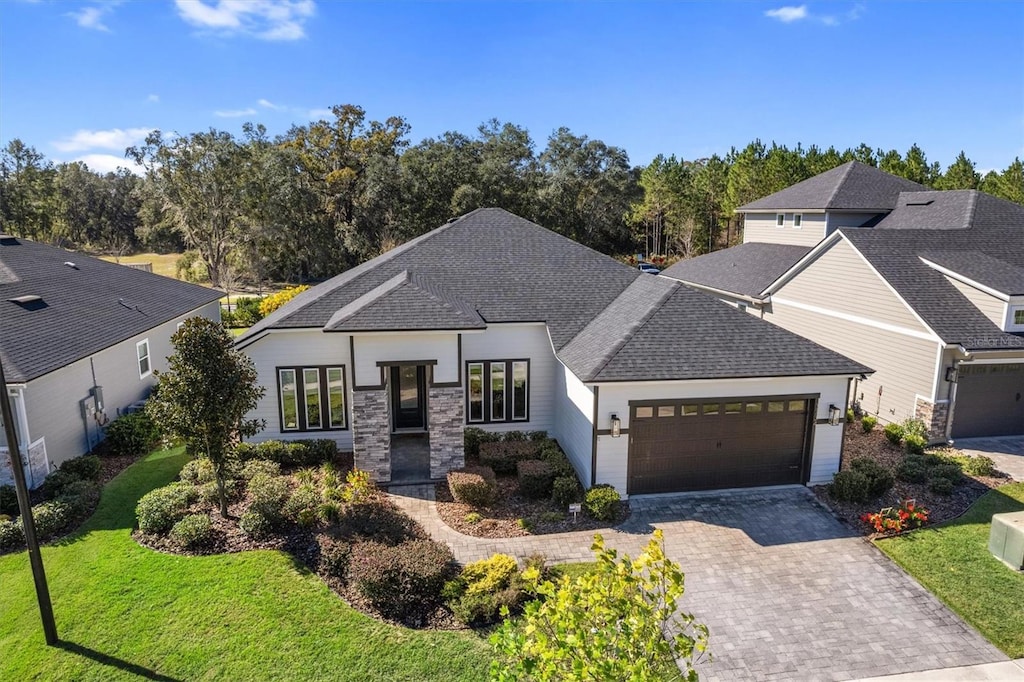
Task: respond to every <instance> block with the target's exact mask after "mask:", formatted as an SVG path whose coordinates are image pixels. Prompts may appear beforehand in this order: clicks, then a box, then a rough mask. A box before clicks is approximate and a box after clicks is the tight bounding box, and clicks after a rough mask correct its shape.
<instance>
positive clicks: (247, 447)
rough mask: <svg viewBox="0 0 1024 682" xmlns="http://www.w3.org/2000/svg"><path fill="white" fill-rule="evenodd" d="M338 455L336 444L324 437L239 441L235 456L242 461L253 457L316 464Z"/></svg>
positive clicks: (296, 463)
mask: <svg viewBox="0 0 1024 682" xmlns="http://www.w3.org/2000/svg"><path fill="white" fill-rule="evenodd" d="M337 455H338V444H337V443H335V442H334V441H333V440H329V439H326V438H321V439H315V440H292V441H280V440H266V441H263V442H262V443H239V444H238V445H236V446H235V456H236V457H237V458H238V459H239V460H240V461H242V462H248V461H251V460H254V459H263V460H269V461H271V462H277V463H278V464H280V465H281V466H317V465H320V464H324V463H325V462H330V461H332V460H334V459H335V457H337Z"/></svg>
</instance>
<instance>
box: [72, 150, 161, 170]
mask: <svg viewBox="0 0 1024 682" xmlns="http://www.w3.org/2000/svg"><path fill="white" fill-rule="evenodd" d="M72 161H81V162H82V163H84V164H85V165H86V166H88V167H89V170H91V171H93V172H95V173H103V174H106V173H113V172H114V171H116V170H117V169H118V168H127V169H128V170H130V171H131V172H132V173H135V174H136V175H142V174H143V173H144V172H145V169H143V168H142V166H140V165H138V164H137V163H135V162H134V161H132V160H131V159H126V158H124V157H123V156H115V155H114V154H84V155H82V156H79V157H77V158H75V159H72Z"/></svg>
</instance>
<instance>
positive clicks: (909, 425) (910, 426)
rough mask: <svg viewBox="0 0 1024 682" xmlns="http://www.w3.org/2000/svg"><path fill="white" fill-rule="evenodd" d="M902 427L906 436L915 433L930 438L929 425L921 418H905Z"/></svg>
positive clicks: (926, 438)
mask: <svg viewBox="0 0 1024 682" xmlns="http://www.w3.org/2000/svg"><path fill="white" fill-rule="evenodd" d="M900 427H901V428H902V429H903V437H904V438H906V437H907V436H910V435H914V436H920V437H921V438H923V439H925V441H927V440H928V427H927V426H925V424H924V422H923V421H921V420H920V419H904V420H903V422H902V423H901V424H900Z"/></svg>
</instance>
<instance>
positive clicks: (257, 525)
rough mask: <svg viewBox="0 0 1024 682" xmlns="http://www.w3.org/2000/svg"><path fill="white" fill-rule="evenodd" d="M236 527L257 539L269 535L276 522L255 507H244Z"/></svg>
mask: <svg viewBox="0 0 1024 682" xmlns="http://www.w3.org/2000/svg"><path fill="white" fill-rule="evenodd" d="M238 527H239V528H241V529H242V532H243V533H245V534H246V535H248V536H249V537H251V538H256V539H257V540H258V539H261V538H265V537H268V536H270V535H271V534H272V533H273V532H274V529H275V528H276V524H275V523H274V522H273V521H271V520H270V519H268V518H267V517H266V516H264V515H263V514H261V513H260V512H258V511H256V510H255V509H246V510H245V511H244V512H242V515H241V516H240V517H239V519H238Z"/></svg>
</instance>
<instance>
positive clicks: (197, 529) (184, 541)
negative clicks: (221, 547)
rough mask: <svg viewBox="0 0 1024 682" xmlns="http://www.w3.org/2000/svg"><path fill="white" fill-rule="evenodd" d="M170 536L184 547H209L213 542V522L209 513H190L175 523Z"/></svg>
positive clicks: (191, 548)
mask: <svg viewBox="0 0 1024 682" xmlns="http://www.w3.org/2000/svg"><path fill="white" fill-rule="evenodd" d="M170 537H171V540H173V541H174V542H175V543H176V544H177V545H178V546H179V547H183V548H184V549H189V550H196V549H201V548H203V547H209V546H210V545H211V544H213V537H214V533H213V523H212V522H211V521H210V517H209V516H208V515H207V514H189V515H188V516H186V517H184V518H182V519H181V520H180V521H178V522H177V523H176V524H174V526H173V527H172V528H171V534H170Z"/></svg>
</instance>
